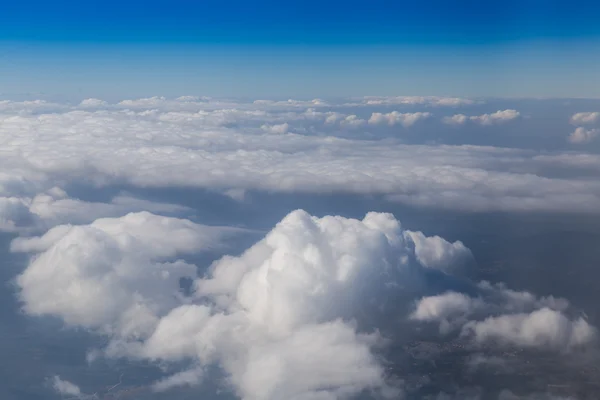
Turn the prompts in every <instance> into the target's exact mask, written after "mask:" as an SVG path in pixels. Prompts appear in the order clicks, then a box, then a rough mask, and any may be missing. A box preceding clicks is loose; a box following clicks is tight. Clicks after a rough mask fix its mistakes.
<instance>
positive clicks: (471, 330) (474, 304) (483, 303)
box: [410, 281, 596, 351]
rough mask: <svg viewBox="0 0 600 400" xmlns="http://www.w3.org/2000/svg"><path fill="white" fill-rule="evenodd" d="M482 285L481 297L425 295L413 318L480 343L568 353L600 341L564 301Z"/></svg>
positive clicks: (417, 304)
mask: <svg viewBox="0 0 600 400" xmlns="http://www.w3.org/2000/svg"><path fill="white" fill-rule="evenodd" d="M477 287H478V289H479V291H478V293H477V295H476V297H473V296H467V295H465V294H463V293H457V292H445V293H443V294H440V295H434V296H427V297H423V298H421V299H420V300H419V301H418V302H417V303H416V304H415V308H414V311H413V312H412V314H411V315H410V318H411V319H412V320H416V321H423V322H436V323H439V329H440V333H442V334H446V333H448V332H451V331H453V330H457V329H460V328H462V334H463V335H464V336H467V337H472V338H473V340H475V341H476V342H478V343H489V342H492V343H494V342H495V343H498V344H500V345H504V344H510V345H517V346H528V347H539V348H550V349H555V350H561V351H568V350H570V349H571V348H573V347H575V346H580V345H585V344H589V343H590V342H592V340H593V339H594V338H595V335H596V333H595V332H596V330H595V328H593V327H592V326H590V325H589V324H588V323H587V322H586V321H585V320H584V319H583V318H577V319H573V320H571V319H569V318H568V317H567V314H566V312H567V311H568V308H569V303H568V302H567V301H566V300H564V299H560V298H554V297H552V296H550V297H541V298H538V297H536V296H534V295H533V294H531V293H529V292H518V291H514V290H510V289H508V288H506V287H505V286H504V285H503V284H496V285H492V284H490V283H489V282H485V281H484V282H481V283H479V284H478V285H477Z"/></svg>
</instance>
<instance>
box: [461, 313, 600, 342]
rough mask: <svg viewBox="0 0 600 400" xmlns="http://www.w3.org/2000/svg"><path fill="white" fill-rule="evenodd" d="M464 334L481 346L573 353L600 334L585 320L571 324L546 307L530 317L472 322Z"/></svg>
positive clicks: (491, 318)
mask: <svg viewBox="0 0 600 400" xmlns="http://www.w3.org/2000/svg"><path fill="white" fill-rule="evenodd" d="M463 333H465V334H467V335H473V336H474V338H475V340H476V341H478V342H489V341H498V342H500V343H501V344H509V345H516V346H524V347H548V348H553V349H559V350H569V349H571V348H573V347H577V346H582V345H585V344H588V343H589V342H591V341H592V340H593V339H594V337H595V333H596V331H595V329H594V328H593V327H592V326H590V325H589V324H588V323H587V322H586V321H585V320H584V319H583V318H581V317H580V318H577V319H574V320H570V319H568V318H567V317H566V316H565V315H564V314H562V313H561V312H559V311H555V310H551V309H549V308H546V307H545V308H542V309H539V310H535V311H532V312H531V313H529V314H527V313H519V314H512V315H501V316H498V317H489V318H487V319H485V320H483V321H477V322H473V321H472V322H469V323H468V324H466V325H465V326H464V328H463Z"/></svg>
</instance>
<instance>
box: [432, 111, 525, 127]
mask: <svg viewBox="0 0 600 400" xmlns="http://www.w3.org/2000/svg"><path fill="white" fill-rule="evenodd" d="M520 115H521V113H519V112H518V111H517V110H502V111H496V112H494V113H491V114H482V115H475V116H471V117H468V116H466V115H464V114H455V115H453V116H451V117H445V118H444V120H443V121H444V123H446V124H451V125H452V124H454V125H462V124H464V123H465V122H467V121H473V122H477V123H479V124H481V125H493V124H498V123H502V122H506V121H511V120H513V119H516V118H518V117H519V116H520Z"/></svg>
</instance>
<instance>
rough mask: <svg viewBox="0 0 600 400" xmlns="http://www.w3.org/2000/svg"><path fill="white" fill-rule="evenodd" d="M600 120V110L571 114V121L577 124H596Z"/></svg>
mask: <svg viewBox="0 0 600 400" xmlns="http://www.w3.org/2000/svg"><path fill="white" fill-rule="evenodd" d="M598 121H600V112H598V111H596V112H579V113H576V114H573V116H571V123H572V124H575V125H585V124H594V123H596V122H598Z"/></svg>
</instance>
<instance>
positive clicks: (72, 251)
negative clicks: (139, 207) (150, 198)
mask: <svg viewBox="0 0 600 400" xmlns="http://www.w3.org/2000/svg"><path fill="white" fill-rule="evenodd" d="M235 231H236V230H235V229H233V228H213V227H206V226H202V225H197V224H194V223H192V222H190V221H188V220H182V219H177V218H169V217H160V216H156V215H153V214H150V213H148V212H141V213H133V214H128V215H126V216H124V217H121V218H106V219H98V220H96V221H94V223H92V224H90V225H82V226H69V225H61V226H58V227H55V228H52V229H51V230H49V231H48V232H47V233H46V234H44V235H43V236H40V237H31V238H26V237H21V238H17V239H15V240H14V241H13V243H12V245H11V249H12V250H13V251H19V252H34V253H36V252H41V254H40V256H39V257H36V258H35V259H34V260H33V262H32V263H31V265H30V266H29V267H28V268H27V269H26V270H25V272H23V273H22V274H21V275H19V276H18V278H17V283H18V285H19V286H20V287H21V288H22V291H21V295H20V297H21V300H22V301H23V304H24V307H25V311H26V312H28V313H30V314H32V315H43V314H51V315H58V316H60V317H61V318H63V319H64V320H65V322H67V323H68V324H71V325H78V326H83V327H86V328H90V329H94V330H98V331H101V332H107V333H110V334H117V335H120V336H123V337H128V336H132V337H138V336H140V335H143V334H144V333H146V332H148V331H149V330H151V329H153V327H154V325H155V324H156V321H157V319H158V316H160V315H161V313H164V312H166V311H167V310H169V309H170V308H172V307H173V306H175V305H176V304H178V300H177V296H178V287H179V284H180V280H181V279H182V278H186V277H187V278H193V277H195V276H196V267H195V266H194V265H190V264H187V263H185V262H184V261H181V260H175V261H173V262H164V261H163V259H164V258H167V257H174V256H175V255H177V254H186V253H188V254H189V253H192V252H198V251H201V250H203V249H205V250H206V249H210V248H213V247H214V246H217V245H218V244H219V242H218V239H219V238H220V237H223V235H226V234H231V233H234V232H235Z"/></svg>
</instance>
